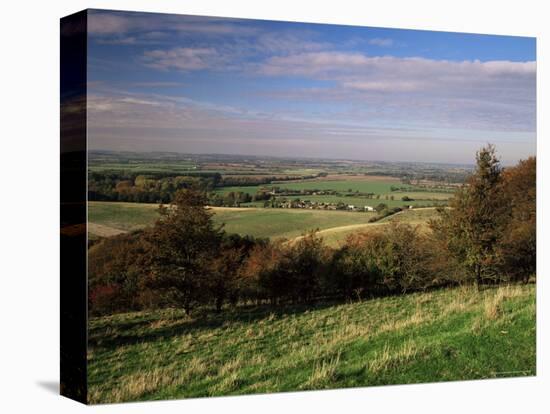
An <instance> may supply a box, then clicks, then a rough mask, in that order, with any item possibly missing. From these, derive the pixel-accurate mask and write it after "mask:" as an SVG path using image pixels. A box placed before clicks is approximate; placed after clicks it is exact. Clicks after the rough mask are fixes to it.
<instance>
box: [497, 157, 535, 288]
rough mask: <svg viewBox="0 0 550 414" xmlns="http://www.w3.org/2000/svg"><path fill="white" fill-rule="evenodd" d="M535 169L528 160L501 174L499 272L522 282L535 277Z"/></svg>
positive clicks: (533, 162) (531, 158)
mask: <svg viewBox="0 0 550 414" xmlns="http://www.w3.org/2000/svg"><path fill="white" fill-rule="evenodd" d="M536 170H537V165H536V159H535V158H534V157H530V158H528V159H527V160H522V161H520V162H519V163H518V164H517V165H516V166H514V167H511V168H506V169H505V170H504V173H503V194H504V197H506V199H507V200H508V203H509V210H508V214H509V217H508V221H507V223H506V225H505V228H504V232H503V237H502V240H501V242H500V243H499V251H500V254H501V257H502V261H503V263H502V271H503V272H504V273H506V274H508V275H510V278H511V279H512V280H523V281H524V282H526V281H528V280H529V277H530V276H533V275H535V272H536V264H537V259H536V253H537V214H536V207H537V185H536Z"/></svg>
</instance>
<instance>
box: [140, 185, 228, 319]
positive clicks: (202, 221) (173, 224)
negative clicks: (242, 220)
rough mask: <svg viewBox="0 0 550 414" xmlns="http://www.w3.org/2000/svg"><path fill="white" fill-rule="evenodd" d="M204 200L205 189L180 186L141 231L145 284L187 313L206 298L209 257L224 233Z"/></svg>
mask: <svg viewBox="0 0 550 414" xmlns="http://www.w3.org/2000/svg"><path fill="white" fill-rule="evenodd" d="M205 204H206V197H205V195H204V193H202V192H200V191H197V190H191V189H188V190H180V191H178V192H177V193H176V195H175V198H174V202H173V203H172V204H171V205H170V206H169V207H167V208H161V218H160V219H159V220H158V221H157V222H156V223H155V225H154V226H153V227H152V228H150V229H148V230H146V231H145V232H144V235H143V238H144V242H145V243H146V249H145V253H144V255H143V257H142V260H143V263H142V264H143V266H144V268H145V269H146V273H147V276H146V281H147V286H149V287H150V288H152V289H154V290H155V291H156V292H157V293H158V298H159V300H161V301H162V302H163V303H165V304H169V305H178V306H182V307H183V308H184V310H185V311H186V313H190V311H191V310H192V309H193V307H195V306H196V305H197V304H200V303H203V302H205V301H207V300H208V299H209V298H208V286H209V283H210V281H209V277H210V276H211V272H212V268H211V261H212V258H214V257H217V256H218V254H219V251H220V244H221V240H222V236H223V231H222V229H221V228H219V227H215V226H214V224H213V222H212V217H211V213H209V212H208V211H207V210H206V209H205V207H204V205H205Z"/></svg>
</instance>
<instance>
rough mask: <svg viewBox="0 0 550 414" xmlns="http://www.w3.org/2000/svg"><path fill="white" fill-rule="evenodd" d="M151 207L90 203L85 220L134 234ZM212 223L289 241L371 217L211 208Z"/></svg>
mask: <svg viewBox="0 0 550 414" xmlns="http://www.w3.org/2000/svg"><path fill="white" fill-rule="evenodd" d="M157 209H158V207H157V206H156V205H154V204H140V203H110V202H99V201H98V202H90V203H89V208H88V219H89V221H90V222H91V223H97V224H100V225H103V226H108V227H112V228H113V229H120V230H126V231H128V230H136V229H139V228H143V227H145V226H146V225H149V224H152V223H153V222H154V220H155V219H156V218H157V215H158V213H157ZM213 211H214V212H215V214H214V221H215V222H216V223H218V224H221V223H225V230H226V231H227V232H229V233H239V234H243V235H245V234H248V235H252V236H255V237H269V238H272V239H275V238H280V237H283V238H293V237H296V236H299V235H301V234H302V233H303V232H305V231H307V230H313V229H316V228H319V229H327V228H331V227H339V226H345V225H349V224H361V223H363V224H364V223H368V221H369V219H370V218H372V217H373V216H374V215H375V213H353V212H346V211H323V210H298V209H264V208H261V209H255V208H241V209H239V208H215V209H213Z"/></svg>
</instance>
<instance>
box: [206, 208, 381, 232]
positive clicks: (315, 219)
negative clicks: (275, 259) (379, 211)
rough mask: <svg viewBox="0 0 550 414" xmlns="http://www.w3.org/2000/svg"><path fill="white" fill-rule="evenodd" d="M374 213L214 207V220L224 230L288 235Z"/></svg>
mask: <svg viewBox="0 0 550 414" xmlns="http://www.w3.org/2000/svg"><path fill="white" fill-rule="evenodd" d="M375 215H376V214H375V213H352V212H345V211H323V210H300V209H263V208H262V209H250V210H245V209H243V210H226V211H217V212H216V214H215V215H214V220H215V221H216V222H218V223H225V230H226V231H227V232H229V233H239V234H243V235H246V234H248V235H252V236H255V237H267V238H271V239H277V238H287V239H290V238H294V237H297V236H300V235H301V234H303V233H304V232H306V231H308V230H315V229H319V230H324V229H328V228H332V227H340V226H347V225H350V224H366V223H368V221H369V219H370V218H372V217H374V216H375Z"/></svg>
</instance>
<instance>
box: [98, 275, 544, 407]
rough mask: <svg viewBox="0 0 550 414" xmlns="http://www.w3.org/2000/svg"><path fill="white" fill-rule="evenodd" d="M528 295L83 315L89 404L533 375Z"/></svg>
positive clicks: (485, 293) (468, 294)
mask: <svg viewBox="0 0 550 414" xmlns="http://www.w3.org/2000/svg"><path fill="white" fill-rule="evenodd" d="M535 290H536V289H535V286H534V285H523V286H503V287H499V288H489V289H485V290H482V291H480V292H478V291H476V290H475V289H473V288H468V287H464V288H455V289H448V290H439V291H433V292H426V293H415V294H408V295H404V296H398V297H388V298H381V299H374V300H367V301H362V302H355V303H348V304H334V305H332V306H330V305H329V304H320V305H319V306H318V307H315V308H313V309H308V310H306V309H304V308H300V307H293V308H279V309H272V308H248V309H243V308H237V309H236V310H231V309H228V310H227V311H226V312H224V313H223V314H219V315H218V314H213V313H212V314H208V315H198V316H196V319H195V318H193V316H191V317H188V316H186V315H185V314H184V312H183V311H182V310H176V309H173V310H163V311H150V312H136V313H127V314H119V315H113V316H107V317H101V318H91V319H90V321H89V341H88V344H89V346H88V367H89V368H88V379H89V382H88V386H89V392H90V402H91V403H100V402H101V403H112V402H122V401H142V400H149V399H151V400H162V399H168V398H190V397H205V396H219V395H234V394H244V393H246V394H249V393H266V392H281V391H296V390H312V389H327V388H342V387H359V386H373V385H386V384H407V383H423V382H438V381H457V380H472V379H486V378H502V377H510V376H532V375H535V374H536V335H535V334H536V323H535Z"/></svg>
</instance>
